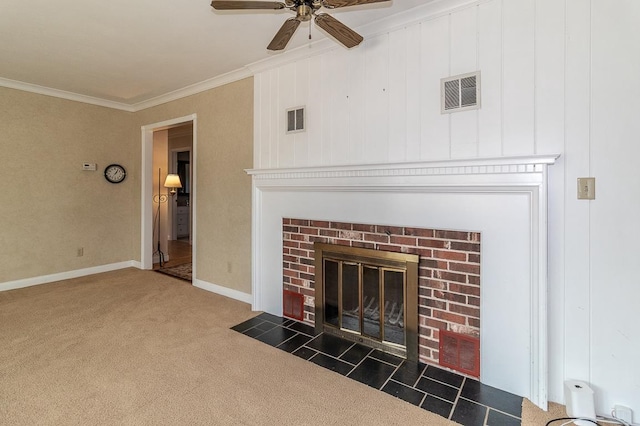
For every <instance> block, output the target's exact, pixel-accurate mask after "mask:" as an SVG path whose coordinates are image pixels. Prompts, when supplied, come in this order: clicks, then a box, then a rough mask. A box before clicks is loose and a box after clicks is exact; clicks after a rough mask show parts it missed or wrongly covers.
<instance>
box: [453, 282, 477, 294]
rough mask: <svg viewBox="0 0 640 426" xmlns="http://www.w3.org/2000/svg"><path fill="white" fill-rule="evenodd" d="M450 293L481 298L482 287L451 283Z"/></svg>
mask: <svg viewBox="0 0 640 426" xmlns="http://www.w3.org/2000/svg"><path fill="white" fill-rule="evenodd" d="M449 291H451V292H453V293H462V294H466V295H470V296H478V297H480V287H476V286H472V285H464V284H456V283H450V284H449Z"/></svg>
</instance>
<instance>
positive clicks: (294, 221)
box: [291, 219, 309, 226]
mask: <svg viewBox="0 0 640 426" xmlns="http://www.w3.org/2000/svg"><path fill="white" fill-rule="evenodd" d="M291 224H292V225H298V226H309V221H308V220H305V219H291Z"/></svg>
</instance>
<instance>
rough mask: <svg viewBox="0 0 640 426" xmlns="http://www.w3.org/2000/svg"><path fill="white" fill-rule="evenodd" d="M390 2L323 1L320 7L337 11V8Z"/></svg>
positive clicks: (383, 0)
mask: <svg viewBox="0 0 640 426" xmlns="http://www.w3.org/2000/svg"><path fill="white" fill-rule="evenodd" d="M388 1H391V0H323V1H322V5H323V6H324V7H326V8H327V9H337V8H339V7H347V6H358V5H361V4H369V3H382V2H388Z"/></svg>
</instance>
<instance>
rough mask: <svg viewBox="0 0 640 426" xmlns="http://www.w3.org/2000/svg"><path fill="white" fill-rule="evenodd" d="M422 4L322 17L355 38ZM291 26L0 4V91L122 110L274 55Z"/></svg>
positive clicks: (157, 3) (193, 6)
mask: <svg viewBox="0 0 640 426" xmlns="http://www.w3.org/2000/svg"><path fill="white" fill-rule="evenodd" d="M432 1H434V0H392V1H390V2H388V3H377V4H370V5H363V6H353V7H347V8H342V9H335V10H332V11H328V10H323V11H324V12H328V13H330V14H331V15H333V16H334V17H336V18H338V19H339V20H340V21H342V22H343V23H344V24H346V25H348V26H350V27H351V28H354V29H356V30H358V28H359V27H362V26H363V25H365V24H369V23H371V22H374V21H377V20H381V19H385V18H387V17H389V16H390V15H394V14H398V13H400V12H405V13H410V12H406V11H407V10H409V9H412V8H414V7H418V6H422V5H425V4H427V3H430V2H432ZM292 16H294V15H293V12H291V11H288V10H287V11H251V12H249V11H241V12H235V11H226V12H220V11H215V10H213V9H212V8H211V6H210V0H188V1H187V0H133V1H132V0H108V1H104V0H83V1H78V0H57V1H51V0H2V2H1V3H0V58H1V59H0V85H2V86H6V87H16V88H27V89H29V90H33V91H38V89H43V90H44V89H53V91H52V92H54V94H55V93H58V94H61V93H62V92H68V94H70V95H80V96H81V97H90V98H96V100H102V101H105V102H107V103H112V104H113V105H116V106H117V105H121V106H122V107H123V108H124V109H127V108H128V107H133V106H135V105H141V104H143V103H145V102H146V103H148V102H150V101H151V100H153V99H157V98H159V97H163V96H167V94H169V93H171V92H175V91H180V90H182V89H185V88H187V87H189V86H193V85H197V84H199V83H202V82H205V81H208V80H211V79H214V78H219V77H220V76H223V75H225V74H227V73H233V72H236V71H238V70H241V69H243V68H244V67H245V66H247V65H249V64H253V63H256V62H258V61H261V60H264V59H267V58H269V57H272V56H274V55H282V53H271V52H269V51H267V49H266V46H267V45H268V44H269V42H270V41H271V39H272V38H273V36H274V35H275V33H276V32H277V30H278V29H279V28H280V26H281V25H282V24H283V22H284V21H285V20H286V19H287V18H290V17H292ZM311 33H312V36H313V42H318V41H320V40H322V39H324V38H326V37H325V35H324V34H323V33H322V32H321V30H319V29H318V28H317V27H316V26H315V25H312V26H311ZM308 35H309V23H303V24H302V25H300V27H299V28H298V31H297V32H296V34H295V36H294V37H293V39H292V40H291V42H290V43H289V45H288V46H287V49H286V50H287V51H291V50H293V49H295V48H298V47H303V46H305V45H308V44H309V40H308ZM362 35H364V36H365V38H366V33H362ZM325 43H326V41H325ZM335 43H337V42H335ZM340 48H343V47H340ZM356 49H357V48H356ZM32 85H33V86H32ZM59 91H62V92H59Z"/></svg>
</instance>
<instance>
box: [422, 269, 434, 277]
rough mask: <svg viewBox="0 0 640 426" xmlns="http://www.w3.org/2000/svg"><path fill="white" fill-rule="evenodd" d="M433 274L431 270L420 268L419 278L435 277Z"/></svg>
mask: <svg viewBox="0 0 640 426" xmlns="http://www.w3.org/2000/svg"><path fill="white" fill-rule="evenodd" d="M432 272H433V271H431V269H427V268H418V276H419V277H425V278H431V277H432V276H433V273H432Z"/></svg>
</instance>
